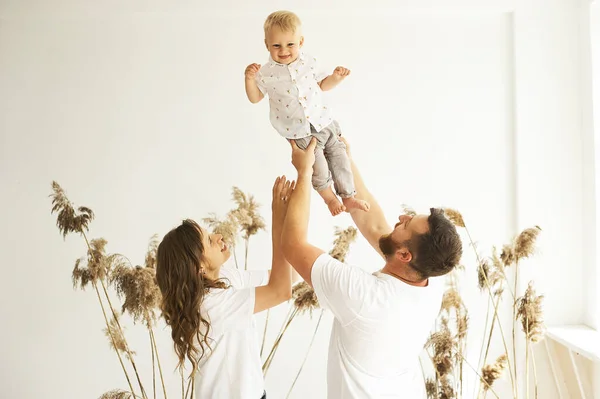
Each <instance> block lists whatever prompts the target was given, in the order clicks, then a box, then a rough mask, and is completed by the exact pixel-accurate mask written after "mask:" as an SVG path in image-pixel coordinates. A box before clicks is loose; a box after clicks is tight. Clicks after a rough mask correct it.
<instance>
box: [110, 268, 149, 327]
mask: <svg viewBox="0 0 600 399" xmlns="http://www.w3.org/2000/svg"><path fill="white" fill-rule="evenodd" d="M110 283H111V284H112V285H113V286H114V288H115V290H116V291H117V295H119V297H120V298H124V299H125V300H124V302H123V306H122V309H121V311H122V312H123V313H124V312H129V314H130V315H131V316H132V318H133V320H134V322H138V321H144V322H145V323H146V326H147V327H148V328H152V326H153V324H154V323H155V322H156V312H157V311H158V309H159V307H160V301H161V293H160V289H159V288H158V284H157V282H156V270H155V269H154V268H152V267H141V266H136V267H133V268H132V267H129V266H128V265H127V264H126V263H125V262H120V263H119V264H118V265H117V266H116V267H115V268H114V270H113V272H112V273H111V276H110Z"/></svg>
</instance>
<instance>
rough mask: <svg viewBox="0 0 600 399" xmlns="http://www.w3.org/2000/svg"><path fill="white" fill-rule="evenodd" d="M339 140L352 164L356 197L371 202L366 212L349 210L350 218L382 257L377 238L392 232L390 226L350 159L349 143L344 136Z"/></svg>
mask: <svg viewBox="0 0 600 399" xmlns="http://www.w3.org/2000/svg"><path fill="white" fill-rule="evenodd" d="M340 140H341V141H342V142H343V143H344V144H345V145H346V153H347V154H348V158H350V163H351V164H352V174H353V175H354V187H355V189H356V198H359V199H362V200H365V201H367V202H368V203H369V204H371V208H370V209H369V211H368V212H364V211H361V210H358V209H354V210H352V211H351V212H350V216H352V220H354V223H355V224H356V227H358V230H360V233H361V234H362V235H363V236H364V237H365V238H366V239H367V241H368V242H369V244H371V246H372V247H373V248H375V250H376V251H377V252H378V253H379V254H380V255H381V256H382V257H383V254H382V253H381V250H380V249H379V238H380V237H381V236H382V235H384V234H388V233H391V232H392V227H391V226H390V225H389V224H388V222H387V221H386V220H385V216H384V214H383V211H382V210H381V207H380V206H379V203H378V202H377V200H375V197H373V194H371V192H370V191H369V190H368V189H367V187H366V186H365V182H364V181H363V179H362V176H361V175H360V172H359V171H358V168H357V167H356V164H355V163H354V160H353V159H352V155H351V154H350V145H349V144H348V142H347V141H346V139H345V138H343V137H340Z"/></svg>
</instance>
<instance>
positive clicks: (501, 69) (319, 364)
mask: <svg viewBox="0 0 600 399" xmlns="http://www.w3.org/2000/svg"><path fill="white" fill-rule="evenodd" d="M314 3H315V4H312V3H311V2H305V3H303V8H298V6H297V4H296V3H293V2H275V1H266V0H263V1H260V2H254V3H252V5H249V4H247V3H246V2H242V1H241V0H230V1H228V2H227V3H226V4H225V3H220V4H219V5H218V6H217V5H216V3H215V4H208V3H207V2H200V1H196V2H190V1H187V2H184V1H179V2H162V1H154V2H129V5H122V4H121V2H114V1H105V2H102V4H101V5H100V3H97V2H92V1H79V2H75V1H67V0H55V1H52V2H42V1H33V0H19V1H10V0H8V1H7V0H4V1H2V2H0V7H1V8H0V12H1V14H0V16H1V19H0V133H1V135H0V140H1V141H0V187H2V195H1V196H0V209H2V211H0V212H1V213H0V220H1V221H2V224H1V225H2V228H1V229H0V243H1V244H0V254H1V255H2V261H3V262H2V266H1V268H2V278H1V281H2V289H0V309H1V313H0V314H1V318H2V325H3V327H2V328H1V329H0V337H1V339H0V359H1V362H0V385H1V386H2V387H3V388H2V392H3V393H2V394H0V396H2V397H6V398H37V397H44V398H96V397H99V396H100V395H101V394H102V393H103V392H105V391H107V390H110V389H113V388H119V387H120V388H125V387H126V382H125V379H124V377H123V375H122V374H123V373H122V371H121V369H120V367H119V364H118V361H117V359H116V356H115V355H114V353H113V352H112V351H110V350H109V348H108V342H107V340H106V338H105V337H104V335H103V333H102V328H103V319H102V316H101V312H100V308H99V306H98V303H97V299H96V297H95V293H94V292H93V291H91V290H88V291H87V292H79V291H74V290H73V289H72V286H71V279H70V273H71V270H72V267H73V264H74V261H75V259H76V258H77V257H79V256H81V255H83V254H84V253H85V243H84V242H83V240H81V239H80V238H79V237H76V236H70V237H67V239H66V240H65V241H63V239H62V237H61V236H60V235H59V233H58V230H57V229H56V227H55V226H54V223H55V216H53V215H50V199H49V198H48V195H49V194H50V192H51V191H50V184H51V182H52V180H56V181H58V182H59V183H60V184H61V185H62V186H63V187H64V188H65V189H66V190H67V193H68V195H69V196H70V198H71V200H72V201H74V202H75V203H76V204H77V205H87V206H89V207H91V208H92V209H93V210H94V211H95V213H96V215H97V220H95V221H94V222H93V224H92V225H91V232H90V236H91V237H104V238H106V239H107V240H108V242H109V245H108V250H109V252H120V253H124V254H126V255H127V256H128V257H129V258H130V259H131V260H132V261H133V262H134V263H137V264H139V263H142V262H143V256H144V253H145V249H146V245H147V243H148V239H149V238H150V236H152V235H153V234H155V233H158V234H159V235H161V236H162V235H163V234H165V233H166V232H167V231H168V230H169V229H170V228H172V227H174V226H175V225H177V224H178V223H179V221H180V220H181V219H183V218H186V217H190V218H195V219H197V220H199V219H200V218H202V217H204V216H207V215H208V213H209V212H217V213H219V214H220V215H223V214H224V213H225V212H227V211H228V210H229V209H230V207H231V206H232V202H231V201H230V191H231V187H232V186H233V185H236V186H238V187H240V188H241V189H242V190H244V191H246V192H250V193H252V194H254V195H255V196H256V198H257V200H258V201H259V202H260V203H261V204H262V205H263V206H262V207H261V212H262V214H263V215H264V216H265V219H266V220H267V224H269V223H270V214H269V208H270V192H271V186H272V183H273V180H274V178H275V177H276V176H277V175H278V174H287V175H288V176H293V169H292V167H291V165H290V164H289V145H288V144H287V143H286V142H285V140H284V139H283V138H281V137H279V136H278V134H277V133H276V132H275V131H274V130H273V129H272V127H271V126H270V124H269V120H268V104H267V102H266V101H263V102H262V103H260V104H258V105H253V104H250V103H249V102H248V101H247V99H246V97H245V93H244V88H243V72H244V68H245V67H246V65H247V64H249V63H252V62H257V63H264V62H265V61H266V60H267V56H268V53H267V52H266V50H265V48H264V44H263V31H262V24H263V21H264V18H265V17H266V16H267V15H268V13H270V12H271V11H274V10H276V9H291V10H293V11H295V12H297V13H298V15H299V16H300V18H301V19H302V20H303V22H304V34H305V51H306V52H308V53H310V54H313V55H315V56H318V57H319V58H320V59H321V60H322V61H323V62H324V64H325V65H326V66H327V67H328V68H329V69H331V70H333V68H334V67H335V66H337V65H343V66H346V67H348V68H350V69H351V70H352V74H351V76H350V77H349V78H348V79H347V80H346V81H345V82H343V84H341V85H340V86H339V87H338V88H336V89H335V90H333V91H331V92H328V93H327V94H326V99H327V101H328V102H329V104H330V105H331V107H332V108H333V109H334V111H335V113H336V116H337V119H338V120H339V121H340V124H341V126H342V129H343V132H344V135H346V136H347V138H348V140H349V141H350V143H351V144H352V148H353V153H354V157H355V160H356V162H357V164H358V166H359V168H360V169H361V171H362V174H363V177H364V178H365V180H366V182H367V183H368V185H369V188H370V189H371V190H372V191H373V193H374V194H375V195H376V196H377V198H378V199H379V201H380V203H381V204H382V206H383V208H384V210H385V211H386V214H387V215H388V216H389V218H390V219H393V218H395V217H397V216H398V214H399V213H400V211H401V204H409V205H411V206H413V207H414V208H416V209H417V210H418V211H421V212H428V208H429V207H430V206H450V207H454V208H457V209H459V210H460V211H461V212H462V213H463V215H464V217H465V219H466V221H467V224H468V227H469V231H470V233H471V235H472V236H473V238H474V239H475V240H476V241H478V248H479V250H480V251H481V252H482V253H483V254H487V253H489V250H490V249H491V246H492V245H498V246H501V245H502V244H503V243H504V242H507V241H508V240H510V239H511V238H512V236H513V235H514V234H516V233H517V232H518V231H520V230H521V229H523V228H526V227H531V226H533V225H539V226H541V227H542V229H543V233H542V236H541V238H540V241H539V252H538V254H537V255H536V257H535V258H533V260H531V261H529V262H526V263H525V264H524V267H525V268H526V273H525V278H534V279H535V280H536V283H537V286H538V287H539V288H538V290H539V291H541V292H543V293H545V294H546V299H545V306H546V307H545V318H546V321H547V322H548V323H549V324H557V323H578V322H583V321H585V322H588V323H590V324H592V325H595V324H596V323H597V319H596V317H595V315H596V308H595V307H594V306H588V304H589V303H590V301H589V300H587V298H590V293H589V292H591V291H593V290H594V289H595V287H596V279H597V276H596V274H595V272H594V270H595V267H594V265H595V263H594V252H595V251H594V250H593V249H594V244H593V243H594V240H593V237H594V235H593V234H594V232H595V229H594V228H593V226H592V225H591V224H590V223H592V221H593V220H594V215H595V213H594V212H595V211H594V209H595V207H594V201H593V198H594V197H593V195H594V190H593V181H594V173H593V171H592V170H591V169H590V166H593V145H589V144H590V143H591V144H593V141H592V140H591V133H590V132H591V130H590V129H588V127H589V126H587V125H586V120H587V119H585V118H586V113H585V109H586V108H585V107H586V105H587V103H584V102H583V101H582V100H581V98H582V96H583V95H584V94H586V93H587V91H588V90H589V89H588V88H587V86H586V83H589V82H587V81H586V80H585V75H582V73H581V71H582V70H583V71H585V70H586V65H587V64H586V62H588V61H589V59H588V58H589V55H588V57H587V58H586V57H585V53H582V51H583V52H585V46H584V45H582V41H581V32H580V30H579V26H580V23H579V22H580V19H581V18H582V15H583V14H582V13H584V12H585V7H586V5H587V2H576V1H571V0H554V1H552V2H542V1H537V0H520V2H519V4H515V3H513V2H512V1H503V0H496V1H487V2H484V3H483V4H482V2H480V1H479V2H476V1H469V0H453V1H451V2H448V1H443V2H442V1H435V0H434V1H430V2H428V3H427V4H425V5H423V4H422V2H417V1H411V0H404V1H401V2H391V1H389V2H387V1H381V2H378V3H377V4H375V3H373V4H372V5H369V6H368V7H367V6H366V5H365V4H366V3H364V2H359V1H354V0H352V1H346V2H334V1H325V2H314ZM317 4H318V7H317ZM582 54H583V55H582ZM587 70H589V66H587ZM582 76H584V77H582ZM588 116H589V115H588ZM586 134H587V136H586ZM586 143H587V144H588V145H586ZM584 171H585V173H584ZM589 195H591V196H592V197H590V196H589ZM584 199H585V201H584ZM350 223H351V219H350V218H349V217H348V216H347V215H343V216H340V217H336V218H332V217H331V216H330V215H329V214H328V212H327V209H326V207H325V205H324V204H322V203H321V199H320V198H319V197H318V196H317V195H316V194H314V195H313V202H312V208H311V223H310V233H309V234H310V240H311V242H313V243H314V244H316V245H319V246H321V247H323V248H325V249H328V248H329V247H330V245H331V242H332V239H333V227H334V226H342V227H346V226H348V225H350ZM584 232H585V234H584ZM465 238H466V235H465ZM584 238H585V239H586V240H587V241H583V239H584ZM586 243H587V244H586ZM590 243H591V244H590ZM269 245H270V239H269V233H268V232H261V233H260V234H259V235H257V236H255V237H253V239H252V242H251V244H250V261H249V264H250V268H253V269H262V268H268V267H269V266H270V256H269V255H270V248H269ZM585 245H587V246H585ZM584 246H585V248H586V250H585V251H584ZM239 255H240V256H243V255H242V251H240V252H239ZM348 261H349V262H351V263H355V264H358V265H360V266H362V267H364V268H366V269H369V270H375V269H377V268H379V267H381V266H382V265H381V262H380V259H379V258H378V257H377V256H376V255H375V253H374V252H373V251H372V249H371V248H370V247H369V246H368V245H367V244H366V242H365V241H364V240H359V241H358V242H357V243H356V244H355V245H354V246H353V247H352V250H351V254H350V256H349V258H348ZM464 263H465V265H466V277H465V280H464V282H465V290H464V297H465V300H466V301H467V303H468V305H469V306H470V310H471V321H470V324H471V326H472V335H471V339H472V342H473V344H472V345H471V346H470V348H471V349H470V351H472V352H470V354H469V356H470V357H473V358H474V359H475V360H474V362H476V359H477V357H478V353H479V339H480V336H479V334H480V332H481V329H482V328H483V316H484V313H483V312H484V308H483V305H484V304H485V297H481V296H480V294H479V293H478V291H477V289H476V284H475V281H476V274H475V263H474V261H473V252H472V250H471V248H469V247H468V246H467V245H466V244H465V260H464ZM584 271H585V272H586V277H585V280H586V281H587V282H588V283H586V284H585V285H584V283H583V281H584V277H583V273H584ZM481 298H483V299H481ZM504 310H507V309H504ZM286 311H287V308H286V305H282V306H281V307H279V308H277V309H276V310H275V311H274V312H272V317H271V319H272V321H271V324H270V330H269V336H268V337H269V340H268V343H270V342H272V338H273V337H274V336H275V334H276V332H277V331H276V330H278V328H279V326H280V323H281V320H282V319H283V317H284V315H285V313H286ZM509 319H510V318H507V320H509ZM126 320H127V321H126V324H127V331H126V334H127V337H128V339H129V342H130V345H131V346H132V347H133V349H134V350H135V351H136V352H138V354H139V357H138V365H140V369H141V372H142V375H143V378H144V380H145V381H146V387H148V386H149V385H150V384H151V382H150V381H151V374H150V365H149V359H148V356H149V343H148V339H147V333H146V332H145V330H144V329H143V327H142V326H133V325H131V323H129V320H128V319H126ZM263 320H264V315H260V316H259V317H258V318H257V321H258V325H259V328H262V326H263V325H264V324H263ZM315 323H316V318H313V319H312V320H311V319H310V318H308V316H306V317H303V318H301V319H299V320H297V321H295V322H294V324H293V325H292V327H291V328H290V330H289V331H288V333H287V335H286V337H285V338H284V342H283V344H282V347H281V349H280V351H279V353H278V355H277V357H276V360H275V362H274V363H273V366H272V368H271V370H270V371H269V374H268V376H267V379H266V381H267V391H268V393H269V397H271V398H283V397H285V394H286V393H287V390H288V388H289V386H290V384H291V381H292V380H293V378H294V375H295V372H296V370H297V367H298V366H299V365H300V363H301V361H302V358H303V357H304V354H305V351H306V347H307V345H308V342H309V340H310V335H311V333H312V331H313V329H314V325H315ZM330 326H331V318H330V315H326V316H325V317H324V320H323V322H322V325H321V327H320V333H319V334H318V336H317V339H316V342H315V345H314V347H313V350H312V352H311V355H310V357H309V362H308V364H307V366H305V369H304V372H303V374H302V376H301V377H300V380H299V381H298V384H297V386H296V388H295V389H294V394H293V395H292V397H296V398H301V397H311V398H324V397H325V391H326V388H325V367H326V353H327V344H328V336H329V331H330ZM409 326H410V321H407V328H410V327H409ZM505 329H506V328H505ZM157 335H158V339H159V343H160V347H159V350H160V353H161V359H163V370H164V371H165V374H166V376H167V380H168V389H169V392H172V393H171V394H170V397H177V396H176V395H180V393H177V392H178V389H179V388H178V387H179V384H180V381H179V379H178V374H177V373H176V372H175V371H174V364H175V362H174V355H173V353H172V345H171V343H170V337H169V331H168V330H166V329H164V328H163V325H162V324H161V327H160V328H159V331H157ZM500 351H501V348H500V346H497V347H494V348H493V351H492V352H493V357H495V356H497V355H498V354H500ZM546 368H547V366H544V365H540V366H538V374H540V379H541V381H542V383H541V384H540V386H541V388H540V389H547V390H548V391H547V392H545V394H544V395H542V396H541V397H544V398H550V397H552V395H553V394H555V389H554V387H553V385H552V381H551V379H549V378H550V377H549V375H548V370H546ZM503 383H504V384H505V385H506V381H501V382H500V384H499V385H502V384H503ZM504 388H506V387H504ZM502 389H503V387H502V386H500V387H499V390H500V391H501V392H506V391H502Z"/></svg>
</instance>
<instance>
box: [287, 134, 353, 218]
mask: <svg viewBox="0 0 600 399" xmlns="http://www.w3.org/2000/svg"><path fill="white" fill-rule="evenodd" d="M313 136H314V137H315V138H316V139H317V146H316V147H315V164H314V165H313V175H312V185H313V188H314V189H315V190H316V191H317V192H318V193H319V195H320V196H321V198H323V201H325V203H326V204H327V207H328V208H329V211H330V212H331V214H332V215H333V216H336V215H339V214H340V213H342V212H343V211H345V210H346V207H345V206H344V205H343V204H342V203H341V202H340V200H339V199H338V197H337V196H336V195H335V193H334V192H333V189H332V187H331V186H332V184H331V183H332V180H331V173H330V172H329V167H328V166H327V160H326V159H325V155H324V154H323V148H324V146H325V139H326V137H324V136H323V135H322V134H320V133H317V132H314V131H313ZM311 139H312V136H308V137H304V138H300V139H295V140H296V145H297V146H298V147H300V148H301V149H303V150H304V149H306V147H308V145H309V144H310V140H311Z"/></svg>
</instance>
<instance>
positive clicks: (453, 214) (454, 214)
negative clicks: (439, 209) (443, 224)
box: [444, 208, 465, 227]
mask: <svg viewBox="0 0 600 399" xmlns="http://www.w3.org/2000/svg"><path fill="white" fill-rule="evenodd" d="M444 214H445V215H446V217H447V218H448V219H449V220H450V221H451V222H452V223H453V224H454V225H455V226H456V227H465V221H464V219H463V217H462V215H461V214H460V212H459V211H457V210H456V209H452V208H445V209H444Z"/></svg>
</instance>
